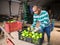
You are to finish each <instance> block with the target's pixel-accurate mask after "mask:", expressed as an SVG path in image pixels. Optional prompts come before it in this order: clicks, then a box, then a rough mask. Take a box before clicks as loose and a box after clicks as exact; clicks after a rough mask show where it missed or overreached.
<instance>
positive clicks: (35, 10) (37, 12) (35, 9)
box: [32, 5, 41, 14]
mask: <svg viewBox="0 0 60 45" xmlns="http://www.w3.org/2000/svg"><path fill="white" fill-rule="evenodd" d="M32 10H33V12H34V13H35V14H40V11H41V9H40V8H39V7H38V6H36V5H34V6H33V8H32Z"/></svg>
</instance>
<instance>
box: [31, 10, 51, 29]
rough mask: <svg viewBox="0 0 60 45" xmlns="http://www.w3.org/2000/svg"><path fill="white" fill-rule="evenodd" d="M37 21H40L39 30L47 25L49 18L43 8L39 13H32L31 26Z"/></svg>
mask: <svg viewBox="0 0 60 45" xmlns="http://www.w3.org/2000/svg"><path fill="white" fill-rule="evenodd" d="M37 21H40V27H39V29H40V30H41V29H44V28H45V27H47V26H49V24H50V20H49V15H48V12H46V11H45V10H41V13H40V14H39V15H37V14H34V16H33V24H32V26H31V27H35V26H36V22H37Z"/></svg>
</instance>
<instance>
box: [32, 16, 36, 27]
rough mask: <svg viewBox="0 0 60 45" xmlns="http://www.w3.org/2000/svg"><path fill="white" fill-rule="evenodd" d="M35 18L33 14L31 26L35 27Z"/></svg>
mask: <svg viewBox="0 0 60 45" xmlns="http://www.w3.org/2000/svg"><path fill="white" fill-rule="evenodd" d="M36 20H37V19H36V18H35V16H33V24H32V26H31V27H35V25H36Z"/></svg>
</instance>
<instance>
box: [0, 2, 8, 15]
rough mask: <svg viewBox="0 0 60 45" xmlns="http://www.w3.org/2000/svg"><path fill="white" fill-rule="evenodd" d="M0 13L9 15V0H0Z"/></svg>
mask: <svg viewBox="0 0 60 45" xmlns="http://www.w3.org/2000/svg"><path fill="white" fill-rule="evenodd" d="M0 14H4V15H9V4H8V2H7V1H0Z"/></svg>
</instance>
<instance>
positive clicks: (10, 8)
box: [9, 0, 11, 16]
mask: <svg viewBox="0 0 60 45" xmlns="http://www.w3.org/2000/svg"><path fill="white" fill-rule="evenodd" d="M9 12H10V16H11V0H10V1H9Z"/></svg>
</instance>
